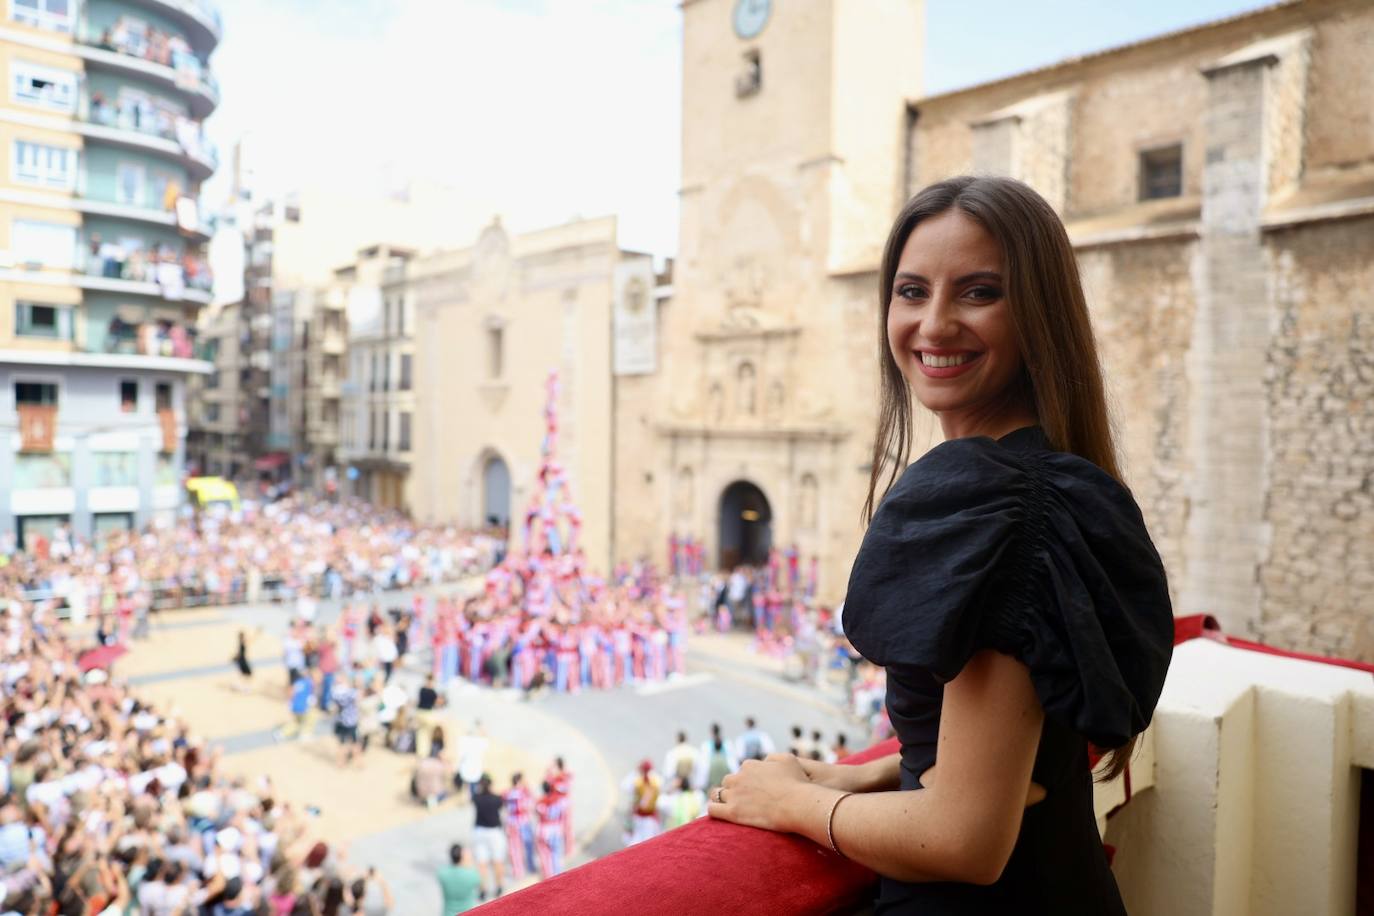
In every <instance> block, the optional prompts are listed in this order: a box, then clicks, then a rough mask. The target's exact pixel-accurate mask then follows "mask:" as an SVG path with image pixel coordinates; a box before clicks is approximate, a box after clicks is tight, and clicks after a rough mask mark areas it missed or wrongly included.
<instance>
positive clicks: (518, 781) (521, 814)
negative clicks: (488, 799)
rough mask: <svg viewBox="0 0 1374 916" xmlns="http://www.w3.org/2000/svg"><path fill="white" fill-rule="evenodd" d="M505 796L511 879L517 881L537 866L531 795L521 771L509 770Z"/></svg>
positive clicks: (532, 799)
mask: <svg viewBox="0 0 1374 916" xmlns="http://www.w3.org/2000/svg"><path fill="white" fill-rule="evenodd" d="M504 798H505V802H506V837H507V839H508V840H509V842H508V843H507V844H506V845H507V847H508V849H509V850H510V874H511V879H512V880H515V881H519V880H520V879H521V878H524V877H525V872H527V871H534V870H535V869H536V868H537V867H538V862H537V860H536V859H535V851H534V820H533V814H534V811H533V809H534V798H533V797H532V796H531V795H530V790H529V789H528V788H526V787H525V782H524V777H523V775H522V774H520V773H512V774H511V777H510V788H509V789H507V790H506V794H505V796H504Z"/></svg>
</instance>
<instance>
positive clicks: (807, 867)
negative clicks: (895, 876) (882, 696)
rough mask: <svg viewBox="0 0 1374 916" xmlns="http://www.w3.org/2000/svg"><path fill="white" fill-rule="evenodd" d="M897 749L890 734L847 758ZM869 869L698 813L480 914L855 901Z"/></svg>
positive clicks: (657, 915) (722, 915)
mask: <svg viewBox="0 0 1374 916" xmlns="http://www.w3.org/2000/svg"><path fill="white" fill-rule="evenodd" d="M896 752H897V741H896V739H889V740H887V741H884V742H882V743H881V744H875V745H874V746H873V747H870V748H868V749H867V750H864V751H860V752H859V753H857V754H854V755H853V756H851V757H848V758H846V759H845V761H844V762H845V763H863V762H864V761H866V760H872V759H874V758H876V757H884V756H886V755H888V754H895V753H896ZM873 881H874V876H873V873H872V872H871V871H869V870H868V869H866V868H864V867H863V866H861V865H856V864H854V863H853V862H850V861H849V860H848V859H845V858H844V857H842V856H837V855H835V854H834V853H833V852H831V851H830V850H828V849H822V848H821V847H819V846H817V845H816V844H815V843H812V842H811V841H810V840H805V839H802V838H801V837H799V836H795V835H792V834H781V833H772V832H770V831H767V830H757V829H755V828H753V827H741V826H739V825H738V824H729V823H726V822H724V821H717V820H712V819H711V818H708V817H704V818H701V819H699V820H696V821H693V822H692V823H690V824H685V825H683V826H681V827H679V828H677V829H676V830H670V831H668V832H667V833H664V834H662V835H661V836H658V837H655V838H654V839H652V840H649V841H648V842H645V843H639V844H637V845H635V846H631V847H629V848H628V849H622V850H620V851H619V852H615V853H612V854H611V855H609V856H604V857H603V858H600V859H597V860H596V861H595V862H588V863H587V864H586V865H583V866H581V867H579V868H574V869H573V870H572V871H569V872H565V873H564V874H561V875H559V876H558V877H556V878H550V879H549V880H547V881H541V882H539V883H538V884H535V885H532V886H531V887H527V888H525V889H524V890H522V891H519V892H517V893H514V894H511V895H509V896H507V897H502V898H501V899H500V900H495V901H493V902H491V903H489V904H487V905H486V906H485V907H483V908H482V912H483V913H492V914H500V913H512V914H514V913H557V914H559V916H602V914H605V913H634V914H636V916H682V914H690V913H707V914H712V916H733V914H735V913H780V914H781V913H787V914H814V916H822V914H826V913H835V912H843V911H845V910H847V909H853V908H855V907H857V906H859V905H860V904H862V903H863V902H864V901H865V900H866V899H867V895H868V892H869V887H870V886H871V885H872V884H873Z"/></svg>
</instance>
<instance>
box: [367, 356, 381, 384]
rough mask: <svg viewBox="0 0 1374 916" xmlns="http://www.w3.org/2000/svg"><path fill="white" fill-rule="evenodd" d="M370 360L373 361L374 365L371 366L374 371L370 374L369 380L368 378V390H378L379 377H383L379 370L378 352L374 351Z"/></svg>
mask: <svg viewBox="0 0 1374 916" xmlns="http://www.w3.org/2000/svg"><path fill="white" fill-rule="evenodd" d="M370 362H371V363H372V366H371V368H372V373H371V375H369V376H368V380H367V390H368V391H376V390H377V379H378V378H380V377H381V373H380V372H378V371H377V354H376V353H373V354H372V358H371V360H370Z"/></svg>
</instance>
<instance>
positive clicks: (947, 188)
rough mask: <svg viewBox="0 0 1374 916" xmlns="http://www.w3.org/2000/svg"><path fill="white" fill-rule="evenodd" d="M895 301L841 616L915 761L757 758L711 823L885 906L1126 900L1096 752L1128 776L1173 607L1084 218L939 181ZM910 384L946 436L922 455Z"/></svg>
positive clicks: (908, 211)
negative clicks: (1123, 476)
mask: <svg viewBox="0 0 1374 916" xmlns="http://www.w3.org/2000/svg"><path fill="white" fill-rule="evenodd" d="M880 304H881V313H880V315H881V325H880V331H881V333H880V350H879V360H880V364H881V373H882V379H883V401H882V405H881V410H880V420H879V425H878V430H877V434H876V436H875V440H874V451H873V454H874V463H873V471H872V477H871V479H870V491H869V498H868V502H867V504H866V506H865V513H866V515H867V516H868V517H869V519H870V523H869V528H868V532H867V534H866V535H865V536H864V541H863V545H862V546H861V548H860V550H859V554H858V556H857V557H856V558H855V561H854V566H853V571H852V573H851V576H850V580H849V589H848V592H847V594H846V597H845V605H844V628H845V635H846V636H847V637H848V638H849V640H850V641H851V642H852V643H853V644H854V646H855V648H857V649H858V650H859V652H861V653H862V654H863V656H864V657H865V658H867V659H868V660H869V661H871V662H873V663H875V664H877V665H880V666H883V667H884V668H886V669H887V684H888V695H887V707H888V712H889V715H890V717H891V720H892V725H893V728H894V730H895V731H896V733H897V737H898V739H899V741H900V745H901V747H900V753H899V754H897V755H893V756H891V757H887V758H880V759H877V760H873V761H871V762H869V763H866V764H863V765H860V766H852V767H845V766H832V765H826V764H822V763H816V762H812V761H804V760H798V759H796V758H794V757H790V756H787V755H773V756H771V757H770V758H768V759H767V760H765V761H755V762H747V763H746V764H745V765H744V766H743V767H742V768H741V770H740V771H739V772H738V773H736V774H734V775H732V776H729V777H726V779H725V781H724V783H723V784H722V786H721V788H719V789H717V790H716V792H715V794H714V796H713V798H712V800H711V802H712V803H711V805H710V813H711V815H712V816H713V817H717V818H722V819H725V820H730V821H734V822H736V823H742V824H748V825H751V826H755V827H763V828H766V829H770V830H779V831H788V832H793V833H799V834H802V835H804V836H807V837H809V838H811V839H812V840H814V841H815V842H817V843H819V844H821V845H823V846H827V847H829V848H830V849H832V850H833V851H836V852H839V853H841V854H843V855H845V856H848V857H849V858H850V859H853V860H854V861H856V862H859V863H861V864H863V865H866V866H868V867H869V868H871V869H873V870H874V871H876V872H877V873H878V874H879V875H881V876H882V878H883V881H882V890H881V894H880V896H879V898H878V902H877V912H879V913H913V914H914V913H920V914H922V916H928V914H974V913H1037V914H1039V913H1044V914H1050V913H1094V914H1096V913H1107V914H1119V913H1124V912H1125V909H1124V906H1123V904H1122V901H1121V897H1120V894H1119V892H1118V890H1117V887H1116V882H1115V880H1114V878H1113V877H1112V873H1111V871H1110V869H1109V868H1108V865H1107V859H1106V856H1105V855H1104V853H1103V849H1102V842H1101V839H1100V837H1099V836H1098V833H1097V824H1096V819H1095V817H1094V814H1093V806H1092V772H1091V769H1090V766H1089V762H1088V760H1089V757H1088V742H1090V741H1091V742H1093V743H1094V744H1096V745H1097V746H1099V747H1103V748H1114V749H1116V750H1115V751H1114V752H1113V754H1112V755H1111V756H1110V757H1109V758H1108V763H1107V765H1106V772H1105V774H1104V778H1107V779H1111V778H1115V777H1116V776H1118V775H1119V774H1120V773H1121V771H1122V769H1123V768H1124V766H1125V764H1126V761H1127V760H1128V759H1129V756H1130V751H1131V748H1132V746H1133V744H1134V741H1135V737H1136V736H1137V735H1138V734H1139V733H1140V732H1141V731H1142V730H1144V728H1145V726H1146V725H1148V724H1149V721H1150V717H1151V715H1152V713H1153V711H1154V706H1155V703H1156V701H1157V700H1158V699H1159V694H1160V691H1161V689H1162V687H1163V683H1164V675H1165V672H1166V671H1167V669H1168V664H1169V658H1170V654H1171V649H1172V638H1173V615H1172V612H1171V609H1170V605H1169V593H1168V587H1167V583H1166V581H1165V576H1164V569H1163V566H1162V564H1161V563H1160V560H1159V555H1158V553H1157V552H1156V551H1155V548H1154V545H1153V544H1152V543H1151V541H1150V536H1149V534H1148V532H1147V531H1146V529H1145V524H1144V521H1143V520H1142V518H1141V514H1140V510H1139V509H1138V508H1137V506H1136V504H1135V501H1134V499H1132V497H1131V494H1130V492H1129V491H1128V490H1127V489H1126V487H1125V486H1124V485H1123V484H1122V482H1121V480H1120V475H1119V472H1118V470H1117V466H1116V460H1115V458H1114V450H1113V446H1112V441H1111V437H1110V432H1109V426H1108V423H1107V414H1106V405H1105V399H1104V397H1103V384H1102V378H1101V372H1100V370H1099V368H1098V361H1097V353H1096V349H1095V346H1094V343H1093V335H1092V328H1091V325H1090V323H1089V319H1088V310H1087V305H1086V303H1085V301H1084V298H1083V291H1082V288H1081V285H1080V283H1079V279H1078V270H1077V265H1076V263H1075V261H1074V256H1073V250H1072V248H1071V247H1070V245H1069V240H1068V237H1067V235H1066V234H1065V232H1064V227H1063V225H1062V224H1061V223H1060V222H1059V218H1058V217H1057V216H1056V215H1055V213H1054V211H1053V210H1052V209H1051V208H1050V206H1049V205H1048V204H1047V203H1046V202H1045V201H1044V200H1043V199H1042V198H1041V197H1039V195H1037V194H1036V193H1035V192H1034V191H1032V190H1031V189H1030V188H1028V187H1027V186H1025V185H1023V184H1021V183H1019V182H1015V181H1010V180H1007V179H1000V178H956V179H951V180H949V181H945V182H941V183H939V184H936V185H933V186H931V187H929V188H927V189H926V190H924V191H922V192H921V193H920V194H919V195H917V196H916V197H915V198H914V199H912V201H911V202H910V203H908V204H907V206H906V207H905V208H904V209H903V211H902V213H901V214H900V215H899V216H898V218H897V222H896V225H895V226H894V227H893V229H892V233H891V235H890V236H889V239H888V243H887V248H886V251H885V254H884V258H883V266H882V275H881V303H880ZM913 396H914V398H915V399H916V400H918V401H919V402H920V403H921V404H922V406H923V407H925V408H926V409H928V410H930V411H932V412H933V413H934V414H935V415H936V416H937V417H938V418H939V420H940V424H941V427H942V429H943V431H944V435H945V440H946V441H945V442H944V443H943V444H941V445H939V446H937V447H936V448H934V449H932V450H931V451H930V452H929V453H927V454H926V455H925V456H924V457H922V458H921V459H920V460H919V461H917V462H916V463H915V464H912V465H911V466H910V467H907V466H906V465H907V458H908V456H909V452H910V445H911V435H910V431H911V427H912V399H913ZM885 474H886V476H887V480H886V485H885V486H884V487H883V490H884V492H883V493H882V494H881V502H880V504H879V505H878V507H877V511H876V512H874V511H873V506H874V503H875V500H878V499H879V495H880V494H879V492H878V490H879V483H880V481H882V480H883V477H884V475H885Z"/></svg>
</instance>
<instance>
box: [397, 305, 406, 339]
mask: <svg viewBox="0 0 1374 916" xmlns="http://www.w3.org/2000/svg"><path fill="white" fill-rule="evenodd" d="M396 336H397V337H405V336H406V300H405V297H404V296H400V297H398V298H397V299H396Z"/></svg>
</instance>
